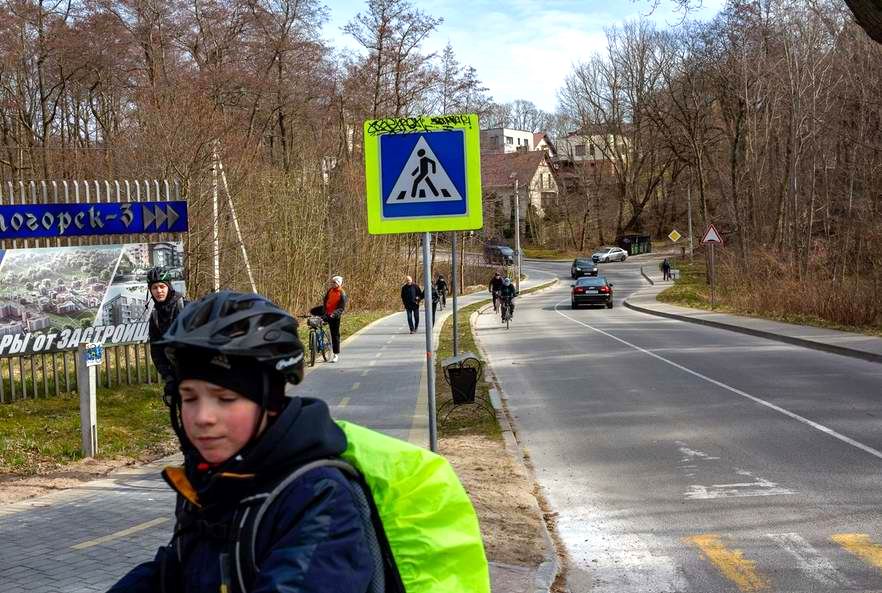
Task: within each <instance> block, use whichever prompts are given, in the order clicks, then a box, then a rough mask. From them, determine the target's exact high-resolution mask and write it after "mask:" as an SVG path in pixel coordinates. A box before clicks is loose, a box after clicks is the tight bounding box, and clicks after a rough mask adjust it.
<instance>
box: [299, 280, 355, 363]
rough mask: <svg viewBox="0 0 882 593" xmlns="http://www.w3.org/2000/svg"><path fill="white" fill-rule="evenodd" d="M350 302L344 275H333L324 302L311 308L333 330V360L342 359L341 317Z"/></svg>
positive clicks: (311, 311) (312, 313)
mask: <svg viewBox="0 0 882 593" xmlns="http://www.w3.org/2000/svg"><path fill="white" fill-rule="evenodd" d="M348 304H349V296H348V295H347V294H346V292H345V291H344V290H343V276H332V277H331V279H330V280H328V291H327V292H326V293H325V298H323V299H322V304H321V305H319V306H317V307H313V308H312V309H310V310H309V314H310V315H318V316H320V317H321V318H322V319H324V320H325V323H327V324H328V329H330V330H331V349H332V350H333V351H334V358H332V359H331V362H339V361H340V318H341V317H342V316H343V312H344V311H346V305H348Z"/></svg>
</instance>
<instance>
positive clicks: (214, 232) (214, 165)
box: [211, 141, 220, 292]
mask: <svg viewBox="0 0 882 593" xmlns="http://www.w3.org/2000/svg"><path fill="white" fill-rule="evenodd" d="M211 154H212V162H211V195H212V199H211V205H212V214H213V216H214V224H213V226H212V229H211V238H212V246H213V247H212V249H213V251H214V258H213V259H214V284H213V286H214V291H215V292H217V291H219V290H220V230H219V229H218V226H219V225H220V218H219V215H218V211H217V210H218V208H217V170H218V168H219V163H220V159H219V158H218V156H217V142H216V141H215V143H214V145H213V148H212V153H211Z"/></svg>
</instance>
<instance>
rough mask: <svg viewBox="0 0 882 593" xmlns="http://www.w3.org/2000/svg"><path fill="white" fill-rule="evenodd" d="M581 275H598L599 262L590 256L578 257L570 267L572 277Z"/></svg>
mask: <svg viewBox="0 0 882 593" xmlns="http://www.w3.org/2000/svg"><path fill="white" fill-rule="evenodd" d="M581 276H597V264H595V263H594V262H593V261H591V259H590V258H587V257H585V258H582V257H577V258H576V259H574V260H573V265H572V266H571V267H570V278H579V277H581Z"/></svg>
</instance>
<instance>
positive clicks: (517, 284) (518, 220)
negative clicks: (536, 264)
mask: <svg viewBox="0 0 882 593" xmlns="http://www.w3.org/2000/svg"><path fill="white" fill-rule="evenodd" d="M514 195H515V228H514V232H515V258H517V276H516V277H515V287H516V289H517V291H518V292H520V290H521V202H520V196H519V192H518V178H517V176H515V186H514Z"/></svg>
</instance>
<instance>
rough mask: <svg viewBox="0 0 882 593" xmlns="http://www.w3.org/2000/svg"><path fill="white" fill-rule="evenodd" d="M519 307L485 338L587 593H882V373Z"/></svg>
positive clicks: (620, 270) (573, 571) (630, 316)
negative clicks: (510, 319)
mask: <svg viewBox="0 0 882 593" xmlns="http://www.w3.org/2000/svg"><path fill="white" fill-rule="evenodd" d="M530 268H532V269H534V270H535V271H544V272H556V273H558V274H559V275H560V276H561V278H562V279H563V281H562V282H561V284H560V285H558V286H557V287H556V288H554V289H551V290H548V291H545V292H542V293H540V294H538V295H534V296H530V297H528V298H524V299H520V302H519V304H518V308H517V311H516V314H515V318H514V321H513V324H512V327H511V329H510V330H505V329H502V328H501V327H500V325H499V322H498V318H493V317H492V316H489V315H485V316H481V320H480V322H479V326H478V327H479V329H478V335H479V337H480V340H481V342H482V344H483V346H484V347H485V349H486V350H487V351H488V353H489V356H490V358H491V362H492V365H493V368H494V370H495V372H496V374H497V377H498V378H499V380H500V383H501V385H502V388H503V390H504V392H505V393H506V395H507V397H508V398H509V400H508V404H509V407H510V410H511V411H512V413H513V415H514V416H515V417H516V419H517V423H518V425H519V428H520V434H519V438H520V439H521V441H522V443H523V445H524V446H525V447H526V450H527V451H528V453H529V456H530V458H531V460H532V462H533V464H534V466H535V469H536V473H537V478H538V480H539V482H540V485H541V486H542V489H543V491H544V493H545V494H546V496H547V498H548V501H549V503H550V505H551V506H552V507H553V510H555V511H556V512H557V513H558V531H559V533H560V535H561V537H562V539H563V542H564V545H565V547H566V549H567V552H568V555H569V559H570V561H569V573H568V578H567V585H568V589H569V590H570V591H571V592H573V593H576V592H578V593H582V592H587V591H596V592H603V593H607V592H609V593H613V592H615V593H629V592H635V593H636V592H640V593H656V592H668V591H688V592H696V593H699V592H700V593H711V592H730V591H776V592H778V591H780V592H785V591H786V592H798V591H799V592H802V591H818V592H820V591H865V592H868V591H882V512H880V509H882V505H880V503H882V474H880V469H882V430H880V421H882V402H880V397H882V365H880V364H876V363H871V362H863V361H860V360H855V359H850V358H845V357H842V356H838V355H834V354H827V353H823V352H817V351H813V350H806V349H803V348H799V347H796V346H790V345H786V344H782V343H777V342H773V341H769V340H764V339H760V338H754V337H751V336H746V335H742V334H736V333H732V332H727V331H724V330H717V329H713V328H707V327H702V326H697V325H694V324H689V323H685V322H678V321H673V320H666V319H661V318H657V317H652V316H649V315H644V314H641V313H637V312H634V311H631V310H628V309H626V308H624V307H623V306H622V305H621V301H622V299H623V298H624V297H626V296H627V295H628V294H630V293H631V292H633V291H634V290H636V289H638V288H639V287H640V286H641V285H642V279H641V276H640V273H639V263H637V262H633V261H629V262H627V263H623V264H621V263H617V264H608V265H604V266H602V268H601V273H602V274H605V275H607V276H608V277H609V278H610V280H611V281H612V282H614V283H615V296H616V298H615V303H616V306H615V307H614V308H613V309H612V310H607V309H605V308H591V309H579V310H575V311H573V310H571V309H570V298H569V290H570V288H569V286H570V282H569V265H568V264H560V263H557V264H554V263H542V264H536V263H531V264H529V266H528V270H529V269H530Z"/></svg>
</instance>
